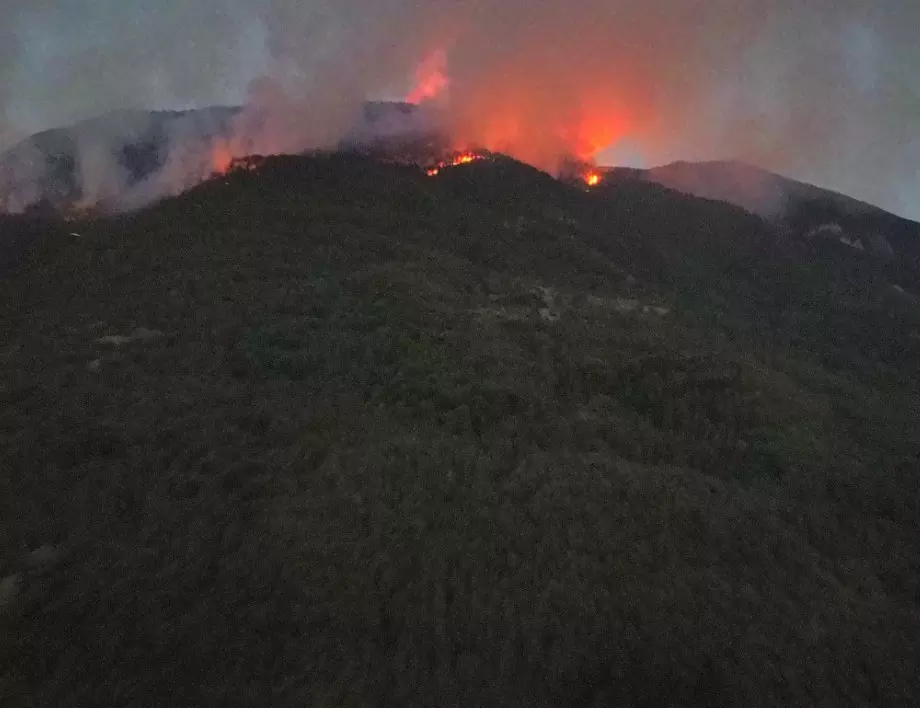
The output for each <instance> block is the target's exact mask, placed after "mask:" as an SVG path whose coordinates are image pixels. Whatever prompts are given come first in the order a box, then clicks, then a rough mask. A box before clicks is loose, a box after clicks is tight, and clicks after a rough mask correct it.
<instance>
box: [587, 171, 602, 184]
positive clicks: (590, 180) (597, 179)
mask: <svg viewBox="0 0 920 708" xmlns="http://www.w3.org/2000/svg"><path fill="white" fill-rule="evenodd" d="M584 180H585V184H587V185H588V186H589V187H596V186H597V185H599V184H600V183H601V176H600V175H599V174H598V173H597V172H588V173H587V174H585V175H584Z"/></svg>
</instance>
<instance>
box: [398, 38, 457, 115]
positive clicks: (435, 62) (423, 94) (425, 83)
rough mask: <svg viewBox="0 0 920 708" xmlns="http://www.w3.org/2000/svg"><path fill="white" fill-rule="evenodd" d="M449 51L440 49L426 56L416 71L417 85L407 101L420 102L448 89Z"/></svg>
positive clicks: (435, 96) (407, 97)
mask: <svg viewBox="0 0 920 708" xmlns="http://www.w3.org/2000/svg"><path fill="white" fill-rule="evenodd" d="M447 85H448V79H447V53H446V52H445V51H444V50H443V49H439V50H437V51H436V52H434V53H433V54H431V55H429V56H428V57H426V58H425V60H424V61H423V62H422V63H421V64H420V65H419V67H418V69H417V70H416V72H415V86H414V87H413V88H412V90H411V91H410V92H409V95H408V96H406V103H413V104H419V103H421V102H422V101H428V100H432V99H435V98H437V97H438V96H440V95H441V94H443V93H444V91H445V89H447Z"/></svg>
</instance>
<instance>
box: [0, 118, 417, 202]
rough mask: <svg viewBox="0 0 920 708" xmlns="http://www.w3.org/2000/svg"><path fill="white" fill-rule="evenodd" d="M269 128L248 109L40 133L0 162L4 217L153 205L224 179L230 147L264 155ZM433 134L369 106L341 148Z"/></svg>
mask: <svg viewBox="0 0 920 708" xmlns="http://www.w3.org/2000/svg"><path fill="white" fill-rule="evenodd" d="M263 121H264V116H261V115H259V114H258V112H257V111H254V110H249V109H242V108H239V107H222V106H220V107H211V108H203V109H196V110H186V111H140V110H135V111H116V112H113V113H108V114H106V115H103V116H100V117H98V118H93V119H90V120H87V121H83V122H81V123H78V124H76V125H74V126H70V127H64V128H58V129H54V130H48V131H45V132H42V133H38V134H36V135H34V136H32V137H30V138H28V139H26V140H24V141H23V142H22V143H20V144H19V145H17V146H15V147H14V148H12V149H11V150H9V151H7V152H6V153H4V154H2V155H0V211H5V212H14V213H15V212H22V211H24V210H26V209H30V210H32V211H36V210H37V211H52V212H53V211H56V212H67V211H70V210H73V209H79V208H82V207H91V208H97V209H102V210H107V209H109V210H110V209H131V208H137V207H140V206H144V205H146V204H148V203H150V202H151V201H154V200H155V199H159V198H162V197H164V196H171V195H173V194H177V193H179V192H181V191H184V190H185V189H188V188H191V187H193V186H195V185H196V184H198V183H200V182H202V181H204V180H205V179H207V178H208V177H209V176H211V174H212V173H213V172H215V171H219V169H220V168H221V167H222V166H221V165H219V164H216V161H223V160H225V159H228V158H227V157H225V156H223V153H225V152H226V151H227V149H226V147H225V145H226V144H227V143H228V142H229V141H231V140H232V141H233V142H234V143H238V144H239V145H240V146H245V145H250V144H251V145H254V146H256V148H257V147H258V144H259V137H260V134H259V129H260V126H261V125H262V122H263ZM433 130H434V118H433V116H432V115H430V114H429V113H428V112H427V111H425V110H422V109H418V108H417V107H415V106H412V105H409V104H405V103H391V102H379V101H378V102H369V103H367V104H366V105H365V106H364V110H363V111H362V113H361V114H360V115H359V117H358V118H357V120H356V121H355V125H354V126H352V127H351V129H350V130H349V131H348V132H347V133H346V135H345V137H344V138H343V140H342V142H341V145H340V147H342V148H347V149H356V148H359V147H365V148H380V147H381V146H384V145H386V146H390V147H392V146H394V145H396V144H399V143H400V141H402V142H403V143H405V147H408V145H409V144H410V143H418V142H419V141H420V140H421V141H422V143H423V144H427V142H425V141H430V135H431V133H432V131H433Z"/></svg>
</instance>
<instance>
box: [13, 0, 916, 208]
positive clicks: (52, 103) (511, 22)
mask: <svg viewBox="0 0 920 708" xmlns="http://www.w3.org/2000/svg"><path fill="white" fill-rule="evenodd" d="M214 5H215V4H213V3H187V2H182V1H180V0H162V1H161V2H158V3H156V4H155V5H149V6H148V4H144V5H143V6H142V5H141V4H140V3H137V2H134V1H127V0H95V1H94V2H89V0H86V1H85V2H74V3H63V4H62V3H55V2H51V0H28V2H26V1H25V0H22V1H20V0H4V13H3V20H4V21H3V22H2V23H0V107H2V109H0V110H2V113H0V150H2V149H5V148H8V147H10V146H12V145H13V144H14V142H15V141H16V140H17V139H19V138H21V137H22V136H23V135H24V134H28V133H31V132H34V131H35V130H37V129H41V128H44V127H50V126H52V125H61V124H67V123H69V122H72V121H76V120H79V119H83V118H87V117H90V116H92V115H96V114H99V113H102V112H104V111H107V110H110V109H129V108H142V107H143V108H148V107H183V106H191V105H198V106H204V105H212V104H218V105H228V104H238V103H244V104H245V109H244V110H243V112H242V113H240V114H237V115H235V116H234V118H233V126H232V129H231V130H230V133H229V134H228V135H226V136H225V137H224V138H222V140H224V142H223V143H222V144H221V145H219V146H213V145H210V146H209V149H210V150H211V151H212V153H213V151H214V150H215V149H216V150H218V152H219V155H218V159H220V160H223V159H225V157H226V156H227V155H230V156H233V155H239V154H243V153H246V152H262V153H266V152H279V151H296V150H303V149H308V148H322V147H330V146H332V145H334V144H336V143H337V141H338V140H340V139H341V138H343V137H344V136H345V135H346V133H348V131H351V130H354V129H355V125H357V124H359V123H360V120H359V117H360V114H361V110H362V107H363V104H364V101H365V100H366V99H367V98H369V97H371V98H374V97H384V96H388V97H407V96H410V95H411V94H412V93H413V89H419V90H418V91H416V92H415V95H414V96H413V97H414V98H417V99H420V100H421V99H427V100H428V101H430V102H432V103H434V104H436V105H437V108H438V109H439V111H441V115H442V116H444V121H445V123H446V127H447V128H449V130H450V134H451V135H452V136H453V139H454V140H455V141H456V142H457V143H458V144H460V143H463V144H475V145H481V146H484V147H488V148H491V149H498V150H503V151H506V152H509V153H511V154H513V155H515V156H517V157H519V158H521V159H524V160H526V161H529V162H531V163H533V164H536V165H538V166H541V167H544V168H547V169H552V168H553V167H554V165H556V164H558V162H559V160H560V159H561V158H564V157H567V156H576V157H590V156H592V155H595V154H597V153H599V152H600V151H602V150H603V149H604V148H606V147H608V146H610V145H611V144H616V143H618V142H619V141H628V143H629V144H631V145H633V146H634V147H635V149H638V151H639V152H640V154H641V155H642V157H643V158H644V161H645V162H647V163H659V162H664V161H667V160H669V159H674V158H686V159H698V158H737V159H742V160H747V161H750V162H754V163H756V164H760V165H762V166H764V167H767V168H770V169H775V170H778V171H781V172H785V173H788V174H790V175H792V176H795V177H799V178H802V179H806V180H810V181H815V182H817V183H819V184H822V185H825V186H828V187H831V188H835V189H840V190H843V191H847V192H849V193H851V194H853V195H854V196H857V197H860V198H863V199H866V200H868V201H873V202H875V203H878V204H880V205H882V206H887V207H889V208H892V209H894V210H895V211H899V212H902V213H907V214H909V215H913V216H920V204H917V203H916V202H915V201H913V200H914V195H915V194H916V192H917V190H918V187H920V178H918V176H917V172H918V170H917V165H918V164H920V139H918V138H917V137H916V132H915V131H916V128H915V126H916V125H917V121H918V118H920V83H918V79H917V78H916V76H917V75H916V73H915V71H914V67H916V66H920V43H917V42H915V41H914V37H913V31H914V28H915V27H916V26H917V24H918V21H920V4H917V3H916V2H914V1H913V0H887V2H884V3H866V2H864V1H863V0H810V1H809V2H802V0H775V1H774V2H770V3H764V2H760V0H646V1H645V2H641V3H638V2H632V1H630V0H582V1H581V2H579V3H571V2H567V1H566V0H467V1H466V2H457V0H427V1H425V0H313V1H312V2H302V1H300V0H261V1H258V0H256V1H253V2H250V1H249V0H246V1H244V0H227V1H226V2H223V3H220V7H221V9H219V10H217V9H213V8H214ZM426 66H427V67H428V70H426V68H425V67H426ZM420 67H421V70H422V71H421V73H422V74H425V73H426V71H428V73H429V74H430V73H431V71H435V72H436V73H437V72H440V74H441V76H440V79H438V77H437V76H435V77H433V78H434V79H437V80H435V81H434V82H433V83H430V82H429V84H430V85H428V86H422V87H420V86H418V83H417V82H416V81H415V78H414V77H416V74H417V73H418V72H419V70H420ZM432 67H433V69H432ZM427 78H428V79H431V78H432V77H431V76H428V77H427ZM441 79H443V80H441ZM432 87H434V88H432ZM439 87H441V88H442V89H443V90H441V91H440V92H439V91H438V88H439ZM88 139H89V140H90V143H91V144H90V148H92V141H95V142H96V143H99V142H102V143H104V142H105V141H106V140H107V139H108V137H107V136H105V135H102V136H99V135H95V136H91V137H90V138H88ZM195 140H196V138H195V136H194V135H192V134H191V133H190V134H189V135H188V136H185V137H183V135H175V136H170V142H169V144H170V146H171V147H170V151H171V152H170V156H169V159H168V160H167V164H168V165H169V171H168V172H167V173H164V175H163V176H161V184H160V185H159V186H160V187H164V185H167V184H168V185H171V187H172V188H173V189H178V188H181V187H182V186H186V185H185V183H187V182H189V181H191V182H194V180H195V179H200V174H199V173H201V172H202V171H206V169H207V168H208V167H209V165H206V164H204V162H205V161H203V160H202V159H199V158H188V157H187V156H186V157H179V156H178V155H176V156H174V155H172V150H180V149H185V150H186V151H188V150H189V149H190V145H183V142H185V143H194V141H195ZM209 159H212V160H213V159H215V157H214V155H213V154H212V155H211V157H210V158H209ZM189 163H191V164H189ZM81 169H82V170H83V171H85V172H88V174H87V175H85V176H84V177H85V178H88V179H91V181H92V184H93V185H95V187H93V188H90V189H89V190H88V192H89V193H90V197H92V196H93V195H92V192H93V190H94V189H98V190H100V194H99V196H101V194H102V193H108V192H109V191H111V189H112V185H113V184H117V183H118V182H119V181H120V180H123V179H124V175H120V174H119V173H118V170H117V169H116V166H114V165H112V164H110V161H108V160H107V158H105V157H104V156H103V157H97V158H95V159H88V160H86V161H85V164H84V165H83V166H82V167H81ZM148 188H149V189H153V187H151V186H150V185H148ZM153 191H156V190H155V189H154V190H153Z"/></svg>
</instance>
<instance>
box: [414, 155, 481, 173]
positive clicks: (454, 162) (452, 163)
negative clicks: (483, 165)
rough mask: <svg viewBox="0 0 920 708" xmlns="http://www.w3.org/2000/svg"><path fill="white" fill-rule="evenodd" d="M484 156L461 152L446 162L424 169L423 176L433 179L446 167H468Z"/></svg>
mask: <svg viewBox="0 0 920 708" xmlns="http://www.w3.org/2000/svg"><path fill="white" fill-rule="evenodd" d="M484 157H485V156H484V155H477V154H476V153H475V152H461V153H458V154H456V155H454V156H453V157H450V158H448V159H446V160H441V161H440V162H438V163H435V164H434V165H431V166H430V167H428V168H426V169H425V174H426V175H428V176H429V177H434V176H435V175H437V174H440V172H441V170H443V169H445V168H447V167H457V166H458V165H468V164H469V163H471V162H475V161H476V160H482V159H483V158H484Z"/></svg>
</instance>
